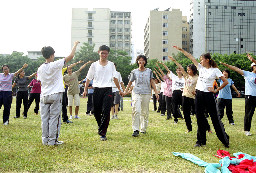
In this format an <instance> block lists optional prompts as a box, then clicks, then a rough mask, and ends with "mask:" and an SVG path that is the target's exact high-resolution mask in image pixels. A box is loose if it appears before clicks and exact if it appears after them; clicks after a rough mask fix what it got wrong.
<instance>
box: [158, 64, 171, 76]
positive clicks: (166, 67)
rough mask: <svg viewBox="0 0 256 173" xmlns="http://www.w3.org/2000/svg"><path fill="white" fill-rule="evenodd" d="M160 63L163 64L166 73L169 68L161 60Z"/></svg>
mask: <svg viewBox="0 0 256 173" xmlns="http://www.w3.org/2000/svg"><path fill="white" fill-rule="evenodd" d="M159 63H160V64H162V65H163V66H164V68H165V69H166V70H167V72H168V73H170V72H171V71H170V69H169V68H168V67H167V66H166V65H165V64H164V63H163V62H159Z"/></svg>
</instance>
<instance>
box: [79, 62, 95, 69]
mask: <svg viewBox="0 0 256 173" xmlns="http://www.w3.org/2000/svg"><path fill="white" fill-rule="evenodd" d="M90 63H92V61H89V62H87V63H85V64H84V65H82V66H81V67H80V69H79V70H78V71H82V70H83V69H84V68H85V66H86V65H87V64H90Z"/></svg>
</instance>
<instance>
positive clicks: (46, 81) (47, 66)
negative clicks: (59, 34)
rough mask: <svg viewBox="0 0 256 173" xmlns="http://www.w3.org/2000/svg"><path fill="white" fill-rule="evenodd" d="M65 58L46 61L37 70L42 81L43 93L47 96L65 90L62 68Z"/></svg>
mask: <svg viewBox="0 0 256 173" xmlns="http://www.w3.org/2000/svg"><path fill="white" fill-rule="evenodd" d="M64 64H65V58H63V59H59V60H57V61H54V62H50V63H44V64H42V65H41V66H40V67H39V68H38V70H37V80H39V81H41V95H42V96H47V95H51V94H56V93H60V92H64V91H65V90H64V84H63V76H62V68H63V66H64Z"/></svg>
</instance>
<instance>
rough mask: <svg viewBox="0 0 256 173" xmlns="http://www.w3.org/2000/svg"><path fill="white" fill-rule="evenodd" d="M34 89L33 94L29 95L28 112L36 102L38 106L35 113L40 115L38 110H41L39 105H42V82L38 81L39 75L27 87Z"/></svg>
mask: <svg viewBox="0 0 256 173" xmlns="http://www.w3.org/2000/svg"><path fill="white" fill-rule="evenodd" d="M27 87H28V88H29V87H32V89H31V92H30V94H29V99H28V110H29V108H30V106H31V104H32V103H33V101H34V100H35V103H36V106H35V109H34V113H35V114H36V115H38V110H39V103H40V93H41V82H40V81H39V80H37V75H35V79H33V80H32V81H31V82H30V84H29V85H28V86H27Z"/></svg>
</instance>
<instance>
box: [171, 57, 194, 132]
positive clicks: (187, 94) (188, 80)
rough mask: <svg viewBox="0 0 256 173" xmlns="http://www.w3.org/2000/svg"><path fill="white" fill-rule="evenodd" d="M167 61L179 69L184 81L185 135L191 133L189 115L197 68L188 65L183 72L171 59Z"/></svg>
mask: <svg viewBox="0 0 256 173" xmlns="http://www.w3.org/2000/svg"><path fill="white" fill-rule="evenodd" d="M169 59H170V60H172V61H173V62H174V63H175V64H176V65H177V66H178V67H179V69H180V70H181V72H182V74H183V76H184V79H185V85H184V90H183V93H182V108H183V114H184V118H185V122H186V126H187V133H189V132H191V131H192V122H191V117H190V115H191V111H192V107H193V105H194V103H195V95H196V89H195V88H196V83H197V79H198V75H197V68H196V66H195V65H194V64H190V65H188V66H187V72H185V70H184V68H183V67H182V65H181V64H179V63H178V62H177V61H176V60H175V59H174V58H173V57H171V56H169Z"/></svg>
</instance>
